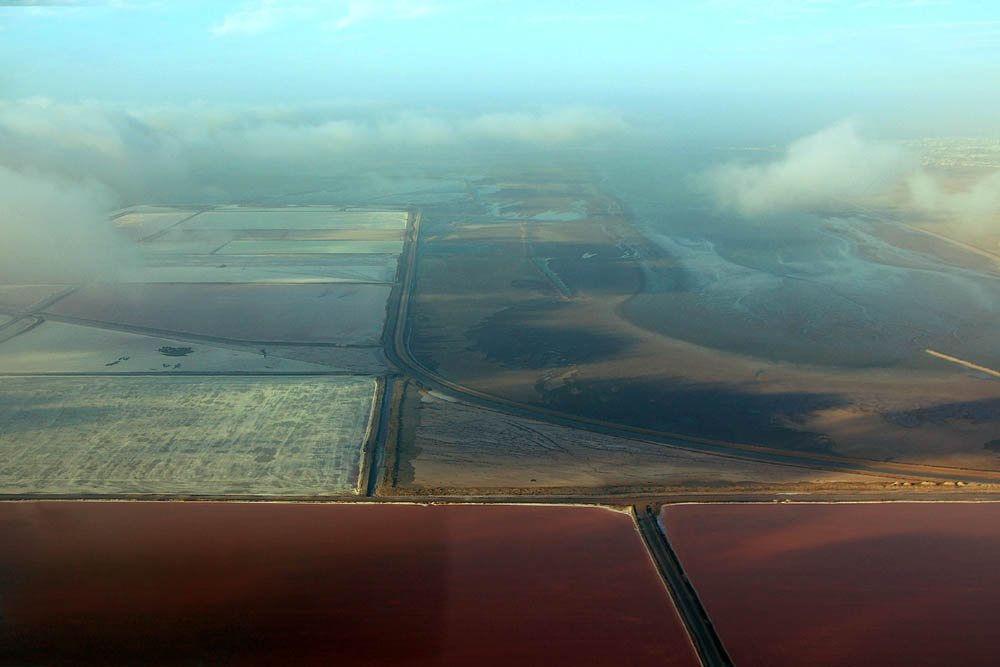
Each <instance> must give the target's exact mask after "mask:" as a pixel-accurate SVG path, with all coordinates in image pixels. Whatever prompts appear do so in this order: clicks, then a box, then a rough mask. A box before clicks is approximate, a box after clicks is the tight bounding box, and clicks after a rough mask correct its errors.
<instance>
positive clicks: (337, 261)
mask: <svg viewBox="0 0 1000 667" xmlns="http://www.w3.org/2000/svg"><path fill="white" fill-rule="evenodd" d="M153 245H155V244H147V245H146V246H144V247H143V248H142V250H143V255H144V256H143V260H144V261H143V264H142V265H141V266H138V267H135V268H126V269H122V271H121V274H120V279H121V281H122V282H127V283H336V282H356V283H391V282H392V281H393V280H394V279H395V276H396V259H397V258H396V256H394V255H282V256H272V255H238V256H237V255H227V256H226V257H219V256H218V255H205V254H200V255H199V254H192V253H163V254H159V253H157V252H153V251H152V250H151V249H150V247H149V246H153Z"/></svg>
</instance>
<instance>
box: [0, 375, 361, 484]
mask: <svg viewBox="0 0 1000 667" xmlns="http://www.w3.org/2000/svg"><path fill="white" fill-rule="evenodd" d="M374 388H375V381H374V380H372V379H370V378H355V377H314V378H260V377H107V376H106V377H7V378H4V380H3V382H2V383H0V493H5V494H17V495H30V494H84V495H85V494H120V493H158V494H203V495H230V494H237V495H244V494H253V495H264V496H287V495H309V496H314V495H320V496H323V495H343V494H353V493H355V492H356V487H357V482H358V474H359V469H360V455H361V447H362V440H363V439H364V437H365V432H366V427H367V423H368V419H369V413H370V408H371V401H372V396H373V392H374Z"/></svg>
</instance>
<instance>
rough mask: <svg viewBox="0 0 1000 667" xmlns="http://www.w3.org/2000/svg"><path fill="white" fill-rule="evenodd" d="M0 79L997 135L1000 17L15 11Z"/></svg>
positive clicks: (517, 8) (965, 6)
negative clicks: (848, 120)
mask: <svg viewBox="0 0 1000 667" xmlns="http://www.w3.org/2000/svg"><path fill="white" fill-rule="evenodd" d="M0 62H3V63H6V64H7V66H6V67H4V68H3V69H0V99H22V98H25V97H30V96H43V97H46V98H50V99H54V100H60V101H67V102H78V101H85V100H104V101H114V102H122V103H132V104H136V103H143V104H186V103H192V102H202V103H215V104H223V103H224V104H242V105H275V104H284V105H297V104H310V103H318V102H324V103H325V102H331V101H350V102H352V103H357V102H360V101H365V102H373V103H378V104H383V105H384V104H397V105H405V106H407V107H411V108H412V107H417V108H433V109H473V110H476V111H498V110H503V111H508V110H512V109H520V108H524V107H526V106H545V105H550V106H551V105H575V106H587V107H600V108H613V109H618V110H621V111H623V112H626V113H628V114H631V115H632V116H634V117H637V118H639V117H643V118H649V119H656V118H661V119H664V121H663V122H669V123H671V124H674V125H677V124H679V125H685V124H687V125H689V126H690V128H691V131H692V132H697V131H698V129H699V128H706V131H715V130H716V129H718V128H719V127H720V126H726V125H729V126H733V127H739V126H741V123H739V122H735V121H733V117H734V115H743V116H744V117H745V120H744V121H743V123H742V126H745V127H748V128H750V129H753V130H759V131H760V132H761V137H762V139H769V138H775V139H778V140H781V139H784V140H788V139H790V138H792V137H793V136H797V135H801V134H803V133H805V132H806V131H808V130H810V129H812V130H815V129H816V128H818V127H823V126H826V125H829V124H831V123H834V122H837V121H839V120H841V119H843V118H845V117H848V116H860V117H862V118H864V119H865V120H866V121H867V122H868V123H869V124H870V126H871V127H874V128H875V129H876V130H877V131H879V132H880V133H886V132H893V133H896V134H898V135H905V136H922V135H927V134H934V133H935V132H937V133H941V134H984V133H986V134H989V133H991V132H992V133H995V130H996V128H995V127H994V122H995V120H994V118H995V115H996V114H995V110H996V108H998V106H1000V104H998V103H1000V86H996V85H991V84H990V82H994V83H995V82H997V81H1000V14H998V13H997V11H996V5H995V4H994V2H991V1H989V0H986V1H979V2H977V1H974V0H956V1H951V2H949V1H947V0H942V1H940V2H938V1H934V0H853V1H848V2H842V1H837V0H799V1H794V0H771V1H764V0H741V1H737V0H704V1H701V2H697V1H693V2H662V1H658V0H646V1H636V0H632V1H627V0H625V1H618V2H594V1H589V2H588V1H586V0H579V1H576V2H573V3H567V2H555V1H546V0H531V1H521V0H508V1H503V0H493V1H489V2H486V1H476V0H349V1H323V0H306V1H289V2H282V1H275V0H271V1H260V0H254V1H250V2H243V1H236V2H211V3H201V2H190V1H187V0H179V1H172V2H165V1H160V2H143V1H142V0H118V1H117V2H100V1H97V0H91V1H89V2H87V1H81V2H72V1H66V2H61V3H51V4H49V3H44V2H30V1H28V2H23V1H19V0H0ZM782 132H784V133H785V134H787V136H781V135H782ZM765 135H766V136H765Z"/></svg>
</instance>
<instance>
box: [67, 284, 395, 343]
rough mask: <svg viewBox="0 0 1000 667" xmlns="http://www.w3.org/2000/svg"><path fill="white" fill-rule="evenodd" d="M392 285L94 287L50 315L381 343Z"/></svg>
mask: <svg viewBox="0 0 1000 667" xmlns="http://www.w3.org/2000/svg"><path fill="white" fill-rule="evenodd" d="M391 289H392V288H391V286H389V285H366V284H348V283H338V284H295V285H278V284H261V285H232V284H172V283H160V284H150V285H133V284H125V285H122V284H118V285H94V286H86V287H83V288H81V289H80V290H78V291H77V292H74V293H73V294H71V295H69V296H68V297H66V298H64V299H62V300H60V301H59V302H58V303H56V304H55V305H54V306H53V307H52V308H51V309H50V311H49V312H51V313H52V314H54V315H61V316H65V317H73V318H79V319H84V320H92V321H97V322H107V323H111V324H116V325H122V326H132V327H141V328H143V329H153V330H157V331H169V332H177V333H187V334H193V335H196V336H209V337H213V338H223V339H229V340H236V341H270V342H276V343H277V342H283V343H331V344H338V345H377V344H378V343H379V340H380V338H381V335H382V325H383V322H384V321H385V314H386V302H387V300H388V298H389V292H390V290H391Z"/></svg>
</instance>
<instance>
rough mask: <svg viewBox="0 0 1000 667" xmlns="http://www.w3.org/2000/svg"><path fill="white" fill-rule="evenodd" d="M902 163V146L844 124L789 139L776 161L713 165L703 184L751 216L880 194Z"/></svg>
mask: <svg viewBox="0 0 1000 667" xmlns="http://www.w3.org/2000/svg"><path fill="white" fill-rule="evenodd" d="M908 166H909V160H908V158H907V156H906V154H905V152H904V151H903V149H902V148H900V147H898V146H896V145H893V144H888V143H880V142H871V141H866V140H864V139H862V138H861V137H860V136H859V135H858V132H857V129H856V127H855V124H854V123H853V122H844V123H840V124H837V125H834V126H832V127H829V128H826V129H825V130H822V131H820V132H817V133H816V134H813V135H811V136H808V137H805V138H803V139H799V140H797V141H795V142H793V143H792V144H791V145H790V146H789V147H788V150H787V151H786V152H785V155H784V157H783V158H781V159H780V160H776V161H773V162H768V163H766V164H736V163H730V164H726V165H723V166H721V167H718V168H716V169H714V170H713V171H711V172H709V173H708V174H707V175H706V177H705V179H704V184H705V186H706V187H707V189H708V190H709V191H710V192H711V193H712V194H713V195H714V196H715V199H716V201H717V202H718V204H719V205H720V206H722V207H723V208H727V209H731V210H735V211H738V212H739V213H742V214H743V215H746V216H749V217H756V216H761V215H766V214H769V213H779V212H782V211H788V210H816V209H823V208H827V207H829V206H831V205H835V204H836V203H838V202H843V201H844V200H856V199H859V198H864V197H869V196H872V195H876V194H880V193H883V192H886V191H888V190H889V189H890V188H891V187H893V185H894V184H895V183H897V182H898V181H899V179H900V178H901V177H902V176H903V175H904V174H905V173H906V171H907V168H908Z"/></svg>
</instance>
